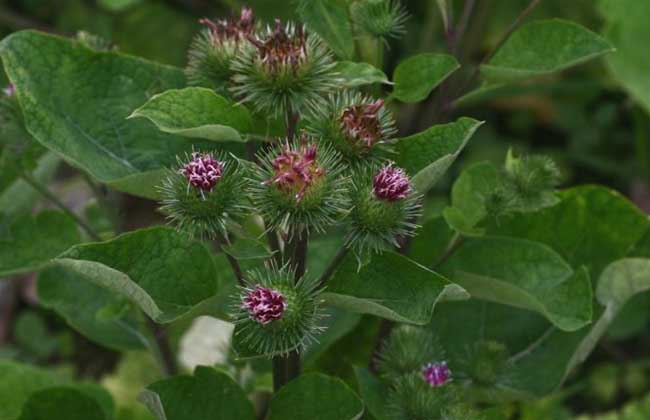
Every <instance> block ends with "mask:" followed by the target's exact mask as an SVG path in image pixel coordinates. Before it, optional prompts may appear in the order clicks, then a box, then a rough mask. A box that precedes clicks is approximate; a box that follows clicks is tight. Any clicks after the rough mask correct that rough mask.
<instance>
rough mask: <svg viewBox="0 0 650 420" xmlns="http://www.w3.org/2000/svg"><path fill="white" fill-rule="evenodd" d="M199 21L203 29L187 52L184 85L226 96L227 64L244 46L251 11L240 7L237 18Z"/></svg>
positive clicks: (251, 24)
mask: <svg viewBox="0 0 650 420" xmlns="http://www.w3.org/2000/svg"><path fill="white" fill-rule="evenodd" d="M199 22H200V23H201V24H203V25H205V26H206V28H205V29H204V30H202V31H201V32H200V33H199V34H198V35H197V36H196V37H195V38H194V40H193V41H192V45H191V47H190V50H189V55H188V65H187V68H186V70H185V72H186V74H187V79H188V82H189V83H190V84H191V85H194V86H205V87H210V88H213V89H215V90H217V91H219V92H221V93H226V92H227V86H226V85H227V84H228V82H229V80H230V77H231V75H232V73H231V71H230V66H231V62H232V60H233V59H234V58H235V57H236V56H237V55H238V54H239V53H240V52H241V51H240V50H241V48H242V47H243V46H244V45H248V40H247V39H248V37H249V36H250V35H251V34H252V33H253V31H254V30H255V19H254V16H253V11H252V9H249V8H247V7H244V8H242V10H241V15H240V16H239V18H230V19H220V20H210V19H201V20H200V21H199Z"/></svg>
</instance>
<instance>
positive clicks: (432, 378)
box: [422, 362, 451, 388]
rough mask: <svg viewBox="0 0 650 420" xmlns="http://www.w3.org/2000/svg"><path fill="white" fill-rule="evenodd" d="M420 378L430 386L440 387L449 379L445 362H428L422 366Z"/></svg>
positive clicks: (449, 373) (449, 375)
mask: <svg viewBox="0 0 650 420" xmlns="http://www.w3.org/2000/svg"><path fill="white" fill-rule="evenodd" d="M422 378H423V379H424V380H425V381H426V382H427V383H428V384H429V385H431V386H432V387H435V388H437V387H441V386H443V385H444V384H446V383H447V382H449V381H450V380H451V370H449V367H448V366H447V362H440V363H428V364H426V365H425V366H424V367H422Z"/></svg>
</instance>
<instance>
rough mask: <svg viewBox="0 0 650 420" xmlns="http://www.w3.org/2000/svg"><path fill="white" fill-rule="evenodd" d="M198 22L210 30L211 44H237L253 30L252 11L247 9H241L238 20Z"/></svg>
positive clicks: (205, 20) (253, 19) (206, 20)
mask: <svg viewBox="0 0 650 420" xmlns="http://www.w3.org/2000/svg"><path fill="white" fill-rule="evenodd" d="M199 22H200V23H201V24H203V25H206V26H207V27H208V28H209V29H210V35H211V36H212V42H213V43H215V44H224V43H225V42H235V43H237V42H239V41H242V40H244V39H246V38H247V37H248V36H249V35H250V34H251V33H252V32H253V29H255V18H254V16H253V10H252V9H250V8H248V7H243V8H242V9H241V14H240V16H239V19H234V18H231V19H220V20H217V21H213V20H210V19H205V18H204V19H201V20H199Z"/></svg>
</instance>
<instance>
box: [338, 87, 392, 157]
mask: <svg viewBox="0 0 650 420" xmlns="http://www.w3.org/2000/svg"><path fill="white" fill-rule="evenodd" d="M383 106H384V100H383V99H377V100H376V101H375V102H373V103H369V104H359V105H352V106H349V107H347V108H345V109H344V110H343V115H341V127H342V129H343V132H344V133H345V135H346V136H347V137H348V139H350V140H351V141H353V142H355V143H360V144H361V145H362V147H364V148H366V149H371V148H372V147H373V146H374V145H375V143H377V141H379V140H380V139H381V136H382V133H381V124H380V121H379V110H380V109H381V108H382V107H383Z"/></svg>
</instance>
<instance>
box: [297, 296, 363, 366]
mask: <svg viewBox="0 0 650 420" xmlns="http://www.w3.org/2000/svg"><path fill="white" fill-rule="evenodd" d="M323 312H324V317H323V320H322V321H321V323H320V324H321V326H322V327H324V328H325V330H324V331H323V333H322V334H319V336H318V342H316V343H312V344H311V345H310V346H309V347H307V349H305V351H304V352H303V353H302V361H303V364H304V365H305V366H306V367H310V365H312V366H313V365H314V364H316V363H317V362H318V359H319V358H320V357H321V356H323V355H324V354H325V353H327V351H328V350H329V349H330V348H331V347H332V346H334V345H335V344H336V343H337V341H339V340H340V339H342V338H343V337H345V336H346V335H347V334H348V333H350V332H351V331H353V330H354V329H355V328H356V327H357V326H358V325H359V323H360V322H361V315H359V314H355V313H352V312H349V311H344V310H342V309H338V308H335V307H333V306H326V307H325V308H324V310H323Z"/></svg>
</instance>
